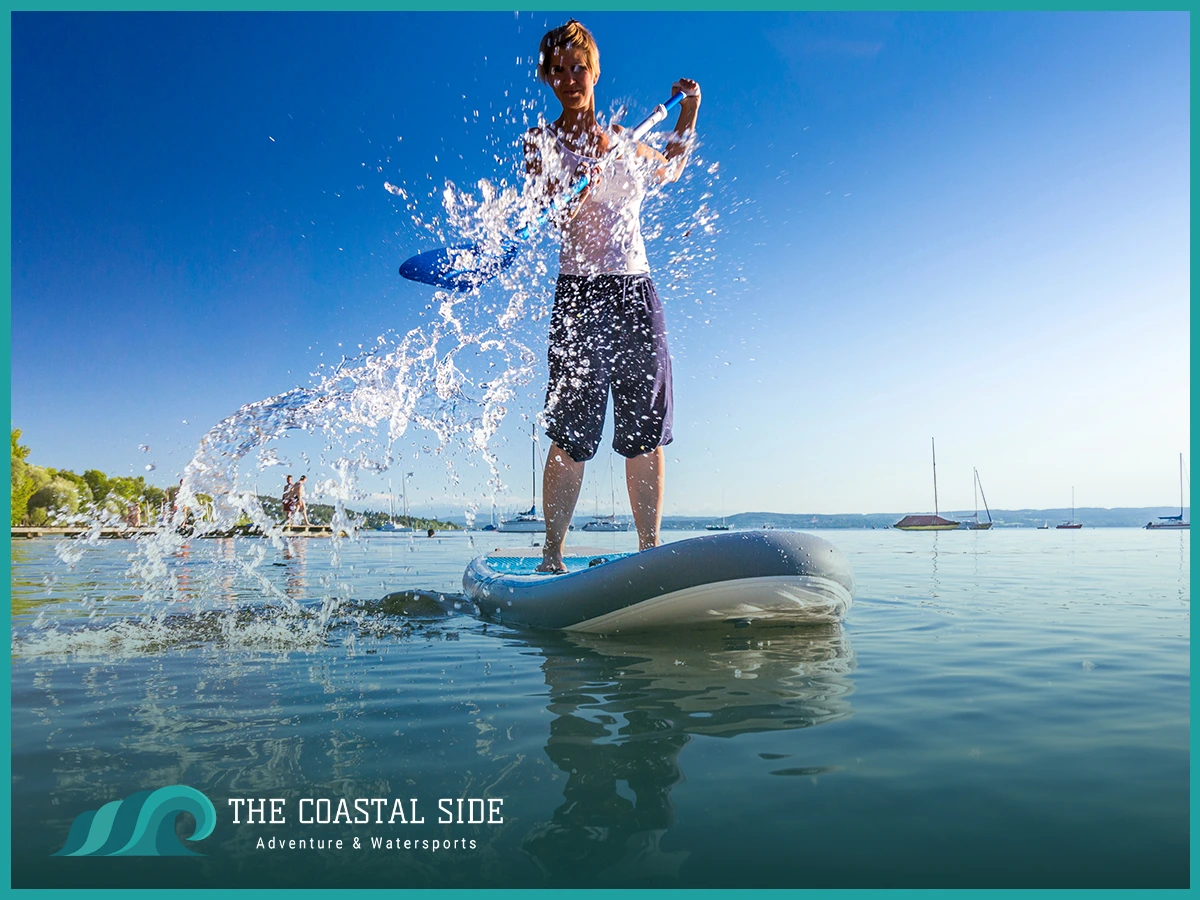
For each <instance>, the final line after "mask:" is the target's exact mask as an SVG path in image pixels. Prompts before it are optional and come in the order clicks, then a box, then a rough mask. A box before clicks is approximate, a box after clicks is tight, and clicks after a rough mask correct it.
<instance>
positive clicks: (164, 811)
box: [51, 784, 217, 856]
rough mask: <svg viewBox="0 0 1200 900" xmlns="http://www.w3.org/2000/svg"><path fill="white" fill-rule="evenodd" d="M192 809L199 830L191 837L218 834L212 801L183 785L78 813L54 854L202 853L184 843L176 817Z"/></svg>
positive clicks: (168, 854) (134, 796) (144, 854)
mask: <svg viewBox="0 0 1200 900" xmlns="http://www.w3.org/2000/svg"><path fill="white" fill-rule="evenodd" d="M185 812H186V813H191V814H192V816H193V817H194V818H195V820H196V829H195V831H193V832H192V834H191V836H190V837H189V838H188V840H190V841H202V840H204V839H205V838H206V837H208V836H209V835H210V834H212V833H213V828H214V827H215V826H216V824H217V811H216V809H215V808H213V805H212V801H210V800H209V799H208V798H207V797H205V796H204V795H203V794H202V793H200V792H199V791H198V790H196V789H195V788H190V787H188V786H187V785H183V784H173V785H171V786H170V787H164V788H159V789H158V790H156V791H138V792H137V793H136V794H131V795H130V796H128V797H126V798H125V799H124V800H114V801H113V802H112V803H106V804H104V805H103V806H102V807H100V808H99V809H89V810H88V811H87V812H85V813H83V814H81V815H79V816H77V817H76V819H75V821H74V822H72V823H71V831H70V833H68V834H67V842H66V843H65V844H64V845H63V848H62V849H61V850H59V851H58V852H57V853H54V854H51V855H52V856H203V855H204V854H203V853H196V852H194V851H192V850H189V849H188V848H187V847H185V846H184V845H183V844H182V843H180V840H179V835H178V834H176V833H175V819H176V817H177V816H178V815H179V814H180V813H185Z"/></svg>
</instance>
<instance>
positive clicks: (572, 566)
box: [463, 531, 854, 634]
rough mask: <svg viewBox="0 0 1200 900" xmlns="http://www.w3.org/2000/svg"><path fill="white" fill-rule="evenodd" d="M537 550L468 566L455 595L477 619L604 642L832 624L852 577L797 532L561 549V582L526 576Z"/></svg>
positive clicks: (500, 553)
mask: <svg viewBox="0 0 1200 900" xmlns="http://www.w3.org/2000/svg"><path fill="white" fill-rule="evenodd" d="M541 560H542V555H541V550H539V549H537V548H522V549H514V550H497V551H495V552H493V553H489V554H487V555H486V556H480V557H478V558H477V559H475V560H473V561H472V562H471V564H470V565H469V566H468V567H467V571H466V573H465V574H464V575H463V589H464V591H465V593H466V596H467V598H468V599H469V600H470V601H471V602H472V603H473V604H474V605H475V607H476V613H477V614H478V615H479V616H480V617H481V618H484V619H488V620H490V621H494V622H501V623H504V624H509V625H525V626H529V627H532V628H552V629H560V630H565V631H580V632H590V633H593V634H612V633H615V632H621V631H641V630H649V629H654V628H663V627H668V626H679V625H697V624H703V623H720V622H726V623H731V624H733V625H743V624H750V623H752V622H760V621H764V620H769V621H770V622H771V624H781V625H782V624H788V625H791V624H800V625H807V624H828V623H833V622H840V621H841V620H842V618H843V617H844V616H845V614H846V610H848V609H849V608H850V604H851V603H852V602H853V597H854V573H853V571H852V570H851V568H850V564H849V562H848V561H847V560H846V557H845V556H844V555H843V554H842V552H841V551H840V550H838V549H837V548H836V547H835V546H833V544H831V543H829V542H828V541H826V540H823V539H821V538H819V537H814V536H813V535H811V534H801V533H798V532H786V531H771V532H734V533H729V534H714V535H705V536H704V537H697V538H691V539H690V540H685V541H676V542H674V543H670V544H663V545H662V546H661V547H655V548H654V549H652V550H646V551H643V552H641V553H615V554H614V553H610V552H605V551H603V550H589V549H585V548H577V547H568V548H567V555H566V559H565V560H564V561H565V563H566V566H567V574H565V575H550V574H545V573H540V572H535V571H534V569H535V568H536V567H537V565H538V564H539V563H540V562H541Z"/></svg>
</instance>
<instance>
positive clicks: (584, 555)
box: [487, 547, 634, 577]
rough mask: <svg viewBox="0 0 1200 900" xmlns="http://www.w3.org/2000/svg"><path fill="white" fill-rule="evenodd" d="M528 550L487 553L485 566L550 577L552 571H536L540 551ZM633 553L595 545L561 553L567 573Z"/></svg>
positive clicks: (505, 571)
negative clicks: (614, 551)
mask: <svg viewBox="0 0 1200 900" xmlns="http://www.w3.org/2000/svg"><path fill="white" fill-rule="evenodd" d="M528 550H529V552H522V551H521V550H517V551H513V550H496V551H494V552H492V553H489V554H488V555H487V567H488V568H489V569H491V570H492V571H493V572H496V573H497V574H504V575H544V576H547V577H551V576H552V574H553V573H550V572H538V571H536V569H537V567H538V566H539V565H541V562H542V551H541V550H540V549H539V548H536V547H533V548H528ZM633 555H634V554H633V553H613V552H612V551H611V550H601V549H598V548H595V547H567V548H566V552H565V553H564V554H563V565H565V566H566V567H567V571H566V574H568V575H569V574H570V573H572V572H578V571H580V570H581V569H590V568H594V567H595V566H599V565H604V563H608V562H612V561H613V560H616V559H624V558H625V557H626V556H633ZM558 574H560V575H561V574H563V573H561V572H560V573H558Z"/></svg>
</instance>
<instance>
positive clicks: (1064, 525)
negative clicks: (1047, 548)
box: [1054, 487, 1083, 529]
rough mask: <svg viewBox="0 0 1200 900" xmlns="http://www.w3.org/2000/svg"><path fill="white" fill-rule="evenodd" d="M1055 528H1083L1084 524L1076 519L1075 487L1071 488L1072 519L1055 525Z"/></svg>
mask: <svg viewBox="0 0 1200 900" xmlns="http://www.w3.org/2000/svg"><path fill="white" fill-rule="evenodd" d="M1054 527H1055V528H1059V529H1062V528H1082V527H1083V525H1082V524H1080V523H1079V522H1076V521H1075V488H1073V487H1072V488H1071V521H1070V522H1063V523H1062V524H1061V525H1055V526H1054Z"/></svg>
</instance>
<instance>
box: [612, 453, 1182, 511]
mask: <svg viewBox="0 0 1200 900" xmlns="http://www.w3.org/2000/svg"><path fill="white" fill-rule="evenodd" d="M1180 496H1183V495H1182V494H1180ZM608 497H609V501H610V502H611V503H612V517H613V521H614V522H615V521H616V519H617V482H616V476H615V475H613V458H612V453H609V454H608Z"/></svg>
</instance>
